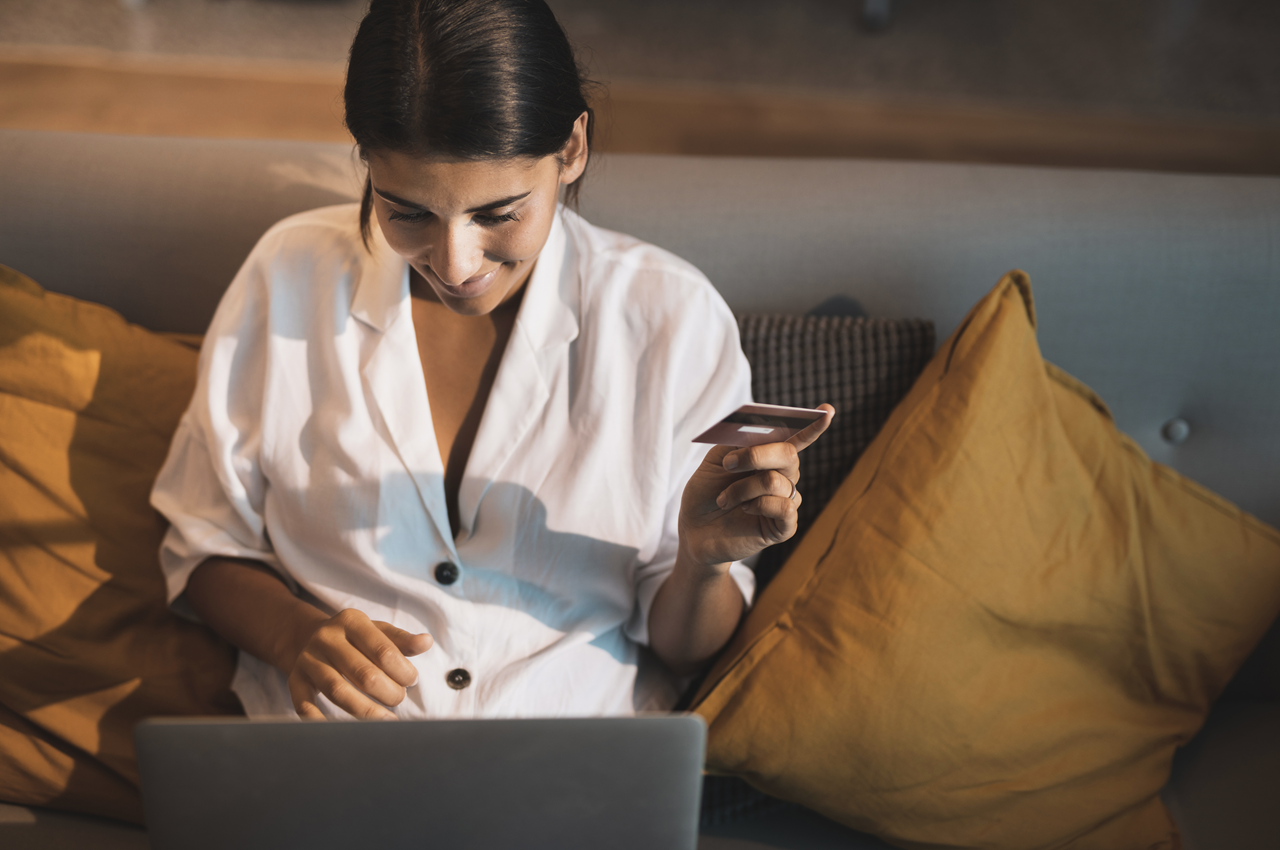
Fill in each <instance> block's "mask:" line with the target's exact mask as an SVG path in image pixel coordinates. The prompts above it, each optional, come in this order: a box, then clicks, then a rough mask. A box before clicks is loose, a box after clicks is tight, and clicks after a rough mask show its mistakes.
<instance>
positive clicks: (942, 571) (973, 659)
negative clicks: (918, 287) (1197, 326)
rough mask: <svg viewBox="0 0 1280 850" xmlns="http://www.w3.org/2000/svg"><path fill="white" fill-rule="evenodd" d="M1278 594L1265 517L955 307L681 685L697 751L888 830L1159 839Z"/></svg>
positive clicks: (1017, 302)
mask: <svg viewBox="0 0 1280 850" xmlns="http://www.w3.org/2000/svg"><path fill="white" fill-rule="evenodd" d="M1278 611H1280V533H1277V531H1276V530H1275V529H1273V528H1271V527H1269V526H1267V525H1265V524H1263V523H1261V522H1260V521H1258V520H1256V519H1255V518H1253V517H1251V516H1249V515H1247V514H1245V513H1243V512H1241V511H1239V510H1238V509H1236V508H1235V507H1234V506H1232V505H1231V504H1229V503H1227V502H1226V501H1224V500H1223V499H1221V498H1219V497H1218V496H1216V495H1214V494H1213V493H1210V492H1209V491H1207V490H1205V489H1204V488H1202V487H1200V486H1198V485H1196V484H1195V483H1193V482H1191V481H1189V480H1187V479H1185V478H1183V477H1182V476H1180V475H1178V474H1177V473H1175V472H1173V471H1172V470H1170V469H1168V468H1166V467H1163V466H1161V465H1159V464H1155V463H1152V462H1151V461H1150V460H1149V459H1148V458H1147V457H1146V456H1145V455H1144V454H1143V453H1142V451H1141V450H1140V449H1139V448H1138V447H1137V446H1136V445H1135V444H1134V443H1133V442H1132V441H1131V440H1130V439H1129V438H1127V437H1126V436H1125V435H1123V434H1121V433H1120V432H1119V431H1118V430H1117V429H1116V427H1115V425H1114V422H1113V421H1112V418H1111V416H1110V413H1109V411H1108V409H1107V407H1106V405H1105V404H1103V403H1102V401H1101V400H1100V399H1098V397H1097V396H1096V395H1095V394H1093V393H1092V392H1091V391H1090V390H1089V389H1088V388H1087V387H1085V386H1083V385H1082V384H1080V383H1079V382H1078V381H1076V380H1074V379H1073V378H1071V377H1070V376H1069V375H1066V374H1065V373H1063V372H1062V371H1060V370H1058V369H1056V368H1054V367H1053V366H1051V365H1050V364H1047V363H1045V362H1044V361H1043V360H1042V359H1041V357H1040V353H1039V349H1038V346H1037V344H1036V339H1035V312H1034V307H1033V302H1032V298H1031V289H1030V284H1029V282H1028V280H1027V278H1026V276H1025V275H1023V274H1022V273H1020V272H1014V273H1011V274H1010V275H1008V276H1006V277H1005V278H1004V279H1003V280H1002V281H1001V282H1000V283H999V284H998V285H997V286H996V288H995V289H994V290H993V291H992V292H991V293H990V294H989V295H988V296H987V297H986V298H984V299H983V300H982V301H981V302H980V303H979V304H978V305H977V306H976V307H975V308H974V309H973V310H972V312H971V313H970V314H969V316H968V317H967V318H966V320H965V322H964V323H963V324H962V325H961V326H960V328H959V329H958V330H957V331H956V333H955V334H953V335H952V337H951V338H950V339H949V340H948V341H947V343H945V344H944V345H943V347H942V348H941V350H940V351H939V352H938V354H937V355H935V357H934V358H933V360H932V361H931V362H930V363H929V365H928V366H927V367H926V369H925V371H924V372H923V374H922V375H921V377H920V378H919V380H918V381H917V382H916V384H915V386H914V387H913V388H912V390H911V392H910V393H909V394H908V396H907V398H906V399H904V401H903V402H902V403H901V404H900V405H899V406H898V408H897V409H896V410H895V411H894V413H893V414H892V416H891V417H890V419H889V421H888V423H886V425H885V427H884V428H883V430H882V431H881V432H880V434H879V436H877V437H876V439H875V440H874V441H873V443H872V445H871V446H870V447H869V448H868V450H867V452H866V453H865V454H864V455H863V456H862V458H860V459H859V461H858V463H857V465H856V466H855V468H854V470H853V472H852V473H851V474H850V475H849V477H848V478H847V479H846V480H845V482H844V484H843V485H842V486H841V488H840V490H839V491H838V493H837V494H836V496H835V498H834V499H833V500H832V501H831V503H830V504H829V505H828V506H827V508H826V510H825V511H824V512H823V514H822V515H821V516H820V517H819V519H818V521H817V522H816V523H815V524H814V526H813V527H812V528H811V529H810V530H809V533H808V534H807V535H806V537H805V539H804V541H803V542H802V543H801V544H800V546H799V547H798V548H797V550H796V551H795V553H794V554H793V555H792V557H791V558H790V559H789V560H788V562H787V563H786V565H785V566H784V568H783V569H782V571H781V572H780V573H779V574H778V576H777V577H776V578H775V580H774V581H773V582H772V583H771V584H770V585H769V587H768V588H767V589H766V590H765V591H764V592H763V594H762V595H761V596H760V597H759V599H758V600H757V603H756V605H755V607H754V608H753V610H752V611H751V612H750V613H749V615H748V617H747V620H746V622H745V623H744V625H743V627H742V628H741V629H740V630H739V632H738V634H737V635H736V636H735V638H734V640H733V642H732V643H731V644H730V646H729V647H728V648H727V650H726V652H725V654H724V655H723V656H722V658H721V660H720V661H719V662H718V663H717V665H716V667H715V668H714V669H713V670H712V673H711V675H710V676H709V677H708V679H707V682H706V683H705V684H704V686H703V688H702V692H701V694H700V701H699V702H698V705H697V711H698V712H699V713H701V714H702V715H703V716H704V717H705V718H706V720H707V721H708V724H709V745H708V746H709V750H708V767H709V769H711V770H713V771H717V772H724V773H734V774H738V775H742V776H745V777H746V778H747V779H749V780H750V781H751V782H752V784H754V785H755V786H756V787H758V788H760V789H762V790H764V791H767V792H769V793H771V794H774V795H776V796H778V797H780V798H783V799H786V800H792V801H798V802H801V803H803V804H804V805H806V806H809V807H811V808H813V809H815V810H817V811H819V812H821V813H823V814H825V815H828V816H829V817H832V818H834V819H836V820H839V821H841V822H843V823H845V824H848V825H849V826H852V827H854V828H856V829H861V830H864V831H867V832H871V833H875V834H877V835H880V836H882V837H883V838H885V839H886V840H888V841H891V842H893V843H895V844H897V845H899V846H902V847H909V848H924V847H939V846H947V847H975V848H978V847H981V848H1010V849H1011V850H1012V848H1020V849H1021V850H1027V848H1048V847H1055V848H1068V847H1069V848H1076V850H1083V848H1098V850H1102V849H1103V848H1115V849H1116V850H1119V848H1157V847H1158V848H1175V847H1177V846H1178V844H1179V838H1178V835H1177V831H1176V828H1175V826H1174V825H1173V822H1172V820H1171V819H1170V817H1169V815H1168V813H1167V812H1166V811H1165V809H1164V806H1163V804H1162V803H1161V801H1160V799H1159V797H1158V792H1159V790H1160V789H1161V787H1162V786H1163V785H1164V783H1165V782H1166V780H1167V778H1168V775H1169V767H1170V762H1171V760H1172V757H1173V753H1174V750H1175V748H1176V747H1178V746H1179V745H1181V744H1183V743H1185V742H1186V741H1187V740H1188V739H1190V738H1191V737H1192V735H1194V733H1195V732H1196V730H1197V729H1198V728H1199V727H1200V725H1201V724H1202V723H1203V721H1204V718H1205V716H1206V714H1207V712H1208V709H1209V707H1210V705H1211V703H1212V702H1213V700H1214V699H1215V698H1216V696H1217V695H1218V694H1219V693H1220V692H1221V690H1222V688H1223V687H1224V685H1225V684H1226V682H1227V681H1228V679H1229V678H1230V677H1231V675H1232V673H1233V672H1234V671H1235V669H1236V668H1237V667H1238V666H1239V665H1240V663H1241V661H1242V660H1243V659H1244V658H1245V656H1246V655H1247V654H1248V652H1249V650H1250V648H1251V647H1252V646H1253V645H1254V644H1255V643H1256V642H1257V641H1258V639H1259V637H1260V636H1261V635H1262V634H1263V633H1264V632H1265V631H1266V630H1267V627H1268V626H1269V625H1270V624H1271V622H1272V621H1273V620H1274V619H1275V617H1276V615H1277V612H1278Z"/></svg>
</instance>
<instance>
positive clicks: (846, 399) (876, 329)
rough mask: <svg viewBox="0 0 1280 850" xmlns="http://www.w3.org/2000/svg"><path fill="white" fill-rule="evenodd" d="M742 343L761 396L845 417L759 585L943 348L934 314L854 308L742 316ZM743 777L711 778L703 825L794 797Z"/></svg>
mask: <svg viewBox="0 0 1280 850" xmlns="http://www.w3.org/2000/svg"><path fill="white" fill-rule="evenodd" d="M738 331H739V333H740V335H741V337H742V350H743V351H744V352H745V353H746V355H747V360H748V362H750V363H751V392H752V395H753V396H754V397H755V400H756V401H760V402H765V403H768V404H786V405H791V406H794V407H817V406H818V405H819V404H822V403H823V402H829V403H830V404H832V405H833V406H834V407H835V409H836V418H835V421H834V422H832V423H831V428H830V430H829V431H828V432H827V433H826V434H824V435H823V436H822V439H820V440H818V442H816V443H814V444H813V445H812V446H810V447H809V448H808V449H806V450H805V451H804V452H803V453H802V454H801V455H800V486H801V489H802V491H803V493H804V500H803V501H802V502H801V504H800V520H799V529H798V531H797V532H796V535H795V537H793V538H792V539H791V540H788V541H787V542H786V543H781V544H779V545H777V546H773V547H771V548H769V549H766V550H765V551H764V552H763V553H761V555H760V560H759V563H757V564H756V583H757V588H756V592H757V593H759V591H760V590H761V589H762V588H763V587H764V586H765V585H766V584H768V583H769V581H770V580H771V579H772V578H773V577H774V575H775V574H776V573H777V572H778V570H779V569H780V568H781V567H782V565H783V563H784V562H785V561H786V560H787V556H788V555H790V554H791V550H792V549H794V548H795V545H796V543H798V542H799V540H800V538H801V537H802V536H803V535H804V532H805V531H806V530H807V529H808V528H809V526H810V525H811V524H812V523H813V520H814V519H815V518H816V517H817V516H818V514H820V513H821V512H822V509H823V508H824V507H826V504H827V502H828V501H830V499H831V497H832V495H834V494H835V492H836V490H837V489H838V488H839V487H840V483H841V482H842V481H844V479H845V476H847V475H848V474H849V471H850V470H851V469H853V465H854V463H855V462H856V461H857V460H858V457H859V456H861V454H862V452H863V450H865V449H866V447H867V446H868V445H869V444H870V443H871V441H872V439H874V438H875V436H876V434H877V433H878V432H879V431H880V427H881V426H882V425H884V423H885V420H886V419H888V418H889V413H890V412H891V411H892V410H893V408H894V407H895V406H896V405H897V404H898V401H899V400H900V399H901V398H902V397H903V396H905V395H906V394H907V390H909V389H911V385H912V384H913V383H915V380H916V376H917V375H919V374H920V371H921V370H922V369H923V368H924V366H925V364H926V363H928V362H929V358H930V357H932V356H933V349H934V346H935V338H934V328H933V322H928V321H923V320H920V319H867V318H862V317H852V316H785V315H776V314H747V315H743V316H740V317H738ZM793 805H794V804H792V803H785V802H783V801H781V800H778V799H776V798H774V797H770V796H768V795H766V794H764V793H762V792H760V791H757V790H756V789H755V788H752V787H751V786H750V785H748V784H747V783H746V782H745V781H744V780H742V779H739V778H738V777H736V776H707V777H704V782H703V791H702V826H704V827H707V826H716V825H720V824H726V823H732V822H734V821H738V820H741V819H743V818H745V817H749V816H751V815H753V814H756V813H758V812H762V811H765V810H771V809H775V808H779V807H783V806H793Z"/></svg>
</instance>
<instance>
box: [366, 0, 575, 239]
mask: <svg viewBox="0 0 1280 850" xmlns="http://www.w3.org/2000/svg"><path fill="white" fill-rule="evenodd" d="M586 87H587V83H586V81H585V80H584V78H583V74H582V71H581V70H580V69H579V67H578V64H577V61H576V60H575V59H574V55H573V48H572V47H570V45H569V39H568V38H567V37H566V36H565V33H564V30H563V29H562V28H561V27H560V23H559V22H558V21H557V20H556V17H555V15H554V14H553V13H552V11H551V9H549V8H548V7H547V4H546V3H544V2H542V0H373V2H372V3H371V4H370V5H369V12H368V13H367V14H366V15H365V17H364V20H363V21H361V22H360V28H359V30H357V31H356V37H355V40H354V41H353V42H352V43H351V59H350V62H349V63H348V65H347V84H346V88H345V90H344V91H343V100H344V104H345V107H346V123H347V129H348V130H350V131H351V135H352V136H353V137H355V140H356V144H357V145H358V146H359V151H360V157H361V159H365V160H366V161H367V159H368V155H369V154H370V153H372V152H376V151H394V152H396V153H406V154H411V155H420V156H447V157H454V158H457V159H460V160H477V159H512V158H517V157H537V158H541V157H544V156H550V155H552V154H556V153H559V152H560V151H561V150H562V149H563V148H564V146H565V144H566V143H567V142H568V141H569V137H570V135H571V134H572V132H573V125H574V122H575V121H577V119H578V116H580V115H581V114H582V113H583V112H585V113H587V147H588V150H590V145H591V136H592V131H593V130H594V124H595V114H594V112H593V111H592V109H591V107H590V106H589V105H588V104H587V99H586V96H585V93H584V89H585V88H586ZM581 179H582V178H581V177H579V178H578V180H575V181H574V182H573V183H572V184H570V185H569V186H568V187H567V189H566V192H565V197H566V200H567V201H568V202H569V203H574V204H576V203H577V200H578V184H579V183H580V182H581ZM372 210H373V185H372V182H371V181H370V180H368V179H367V178H366V180H365V186H364V197H363V198H362V199H361V202H360V229H361V232H362V234H363V235H364V238H365V242H366V243H367V242H368V239H369V230H370V227H369V219H370V213H371V212H372Z"/></svg>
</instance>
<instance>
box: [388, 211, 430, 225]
mask: <svg viewBox="0 0 1280 850" xmlns="http://www.w3.org/2000/svg"><path fill="white" fill-rule="evenodd" d="M430 215H431V213H429V212H427V211H426V210H419V211H418V212H408V213H402V212H399V211H397V210H387V221H407V222H409V223H411V224H412V223H414V222H419V221H425V220H426V219H427V217H428V216H430Z"/></svg>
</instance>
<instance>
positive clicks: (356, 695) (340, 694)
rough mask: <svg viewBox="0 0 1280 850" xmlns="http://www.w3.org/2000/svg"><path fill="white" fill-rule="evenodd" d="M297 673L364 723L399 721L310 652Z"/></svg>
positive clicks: (335, 703) (300, 660) (302, 659)
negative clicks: (370, 721) (369, 721)
mask: <svg viewBox="0 0 1280 850" xmlns="http://www.w3.org/2000/svg"><path fill="white" fill-rule="evenodd" d="M294 671H295V672H296V673H297V674H298V675H301V676H303V677H304V678H306V680H307V681H308V682H310V683H311V685H312V687H314V688H316V689H317V690H319V691H320V693H322V694H324V695H325V696H327V697H328V698H329V699H330V700H331V701H332V702H333V704H334V705H336V706H338V708H340V709H342V710H343V711H345V712H346V713H347V714H350V715H351V716H352V717H356V718H359V719H361V720H395V718H396V716H395V715H394V714H392V713H391V712H390V711H388V710H387V709H386V708H384V707H383V706H381V705H378V704H377V703H375V702H374V701H373V700H371V699H369V698H368V697H367V696H365V695H364V694H363V693H362V692H361V691H360V690H359V689H358V688H357V687H356V686H355V685H353V684H351V683H350V682H349V681H347V680H346V679H345V678H343V677H342V676H341V675H340V674H339V673H338V671H337V670H336V669H334V667H333V666H332V665H330V664H328V663H325V662H324V661H322V660H321V659H319V658H317V657H316V656H314V655H311V654H310V653H304V654H303V655H301V656H299V657H298V664H297V666H296V667H294Z"/></svg>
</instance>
